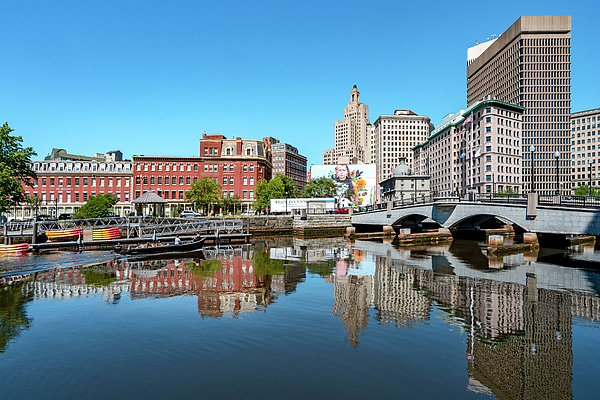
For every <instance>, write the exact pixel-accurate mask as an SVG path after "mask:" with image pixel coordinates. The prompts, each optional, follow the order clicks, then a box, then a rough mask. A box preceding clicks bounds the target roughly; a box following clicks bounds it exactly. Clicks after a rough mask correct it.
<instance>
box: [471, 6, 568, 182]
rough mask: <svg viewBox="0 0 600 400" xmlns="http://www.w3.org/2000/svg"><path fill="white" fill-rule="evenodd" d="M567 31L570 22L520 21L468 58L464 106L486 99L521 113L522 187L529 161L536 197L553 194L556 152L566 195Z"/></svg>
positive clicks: (564, 18) (528, 18) (536, 18)
mask: <svg viewBox="0 0 600 400" xmlns="http://www.w3.org/2000/svg"><path fill="white" fill-rule="evenodd" d="M570 31H571V16H523V17H521V18H519V19H518V20H517V21H516V22H515V23H514V24H513V25H512V26H511V27H510V28H508V30H506V32H504V33H503V34H502V35H500V37H498V39H496V40H495V41H494V42H493V43H491V44H490V43H489V42H488V43H484V44H483V45H478V46H475V47H473V48H471V49H469V51H468V52H467V103H468V105H469V106H470V105H472V104H474V103H475V102H477V101H481V100H484V99H487V98H488V97H489V96H491V97H492V98H493V99H498V100H502V101H504V102H507V103H512V104H518V105H520V106H523V107H525V113H524V116H523V136H522V139H523V140H522V144H521V154H522V156H523V160H522V165H523V182H524V183H527V184H528V185H530V183H531V181H530V179H531V176H532V174H531V168H532V161H533V168H534V174H535V182H534V184H535V189H536V191H538V192H541V193H554V192H555V190H556V169H555V163H556V160H555V153H556V152H559V159H558V162H559V179H560V181H562V182H566V183H567V185H564V189H563V193H568V192H570V180H571V175H572V174H571V165H570V164H571V159H570V157H571V154H570V151H571V146H570V144H571V143H570V141H571V140H570V139H571V130H570V124H569V115H570V112H571V55H570V54H571V35H570V33H569V32H570ZM532 150H533V151H532ZM532 156H533V158H532Z"/></svg>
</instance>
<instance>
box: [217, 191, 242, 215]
mask: <svg viewBox="0 0 600 400" xmlns="http://www.w3.org/2000/svg"><path fill="white" fill-rule="evenodd" d="M219 204H220V206H221V208H222V209H223V214H226V213H228V212H232V213H235V211H236V209H238V208H240V207H241V206H242V201H241V200H240V197H239V196H238V195H237V194H234V195H233V196H232V197H223V198H222V199H221V201H220V202H219Z"/></svg>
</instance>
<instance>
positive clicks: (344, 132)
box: [323, 85, 371, 164]
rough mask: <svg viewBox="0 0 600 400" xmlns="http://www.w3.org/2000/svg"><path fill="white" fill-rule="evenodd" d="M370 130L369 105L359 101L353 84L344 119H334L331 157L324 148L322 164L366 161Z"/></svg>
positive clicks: (328, 151)
mask: <svg viewBox="0 0 600 400" xmlns="http://www.w3.org/2000/svg"><path fill="white" fill-rule="evenodd" d="M370 130H371V123H370V122H369V106H367V105H366V104H363V103H361V102H360V93H359V91H358V89H357V88H356V85H354V87H353V88H352V91H351V92H350V102H349V103H348V107H347V108H346V109H345V110H344V120H343V121H341V122H340V121H339V120H338V121H335V136H334V149H333V150H334V151H333V157H331V150H325V153H324V154H323V164H338V163H342V161H343V163H356V162H363V163H364V162H367V159H368V157H369V156H368V151H369V139H370ZM326 161H328V162H326Z"/></svg>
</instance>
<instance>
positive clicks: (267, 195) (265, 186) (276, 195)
mask: <svg viewBox="0 0 600 400" xmlns="http://www.w3.org/2000/svg"><path fill="white" fill-rule="evenodd" d="M286 192H287V197H288V198H295V197H296V196H297V194H296V192H297V190H296V186H294V181H292V179H291V178H290V177H288V176H285V175H283V174H277V175H275V177H274V178H273V179H271V180H270V181H268V182H267V181H266V180H265V179H259V181H258V182H257V183H256V186H255V187H254V199H255V200H254V209H255V210H257V211H264V210H266V208H267V207H269V205H270V204H271V199H283V198H285V197H286Z"/></svg>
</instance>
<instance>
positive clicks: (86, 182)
mask: <svg viewBox="0 0 600 400" xmlns="http://www.w3.org/2000/svg"><path fill="white" fill-rule="evenodd" d="M87 185H88V178H83V186H87Z"/></svg>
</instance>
